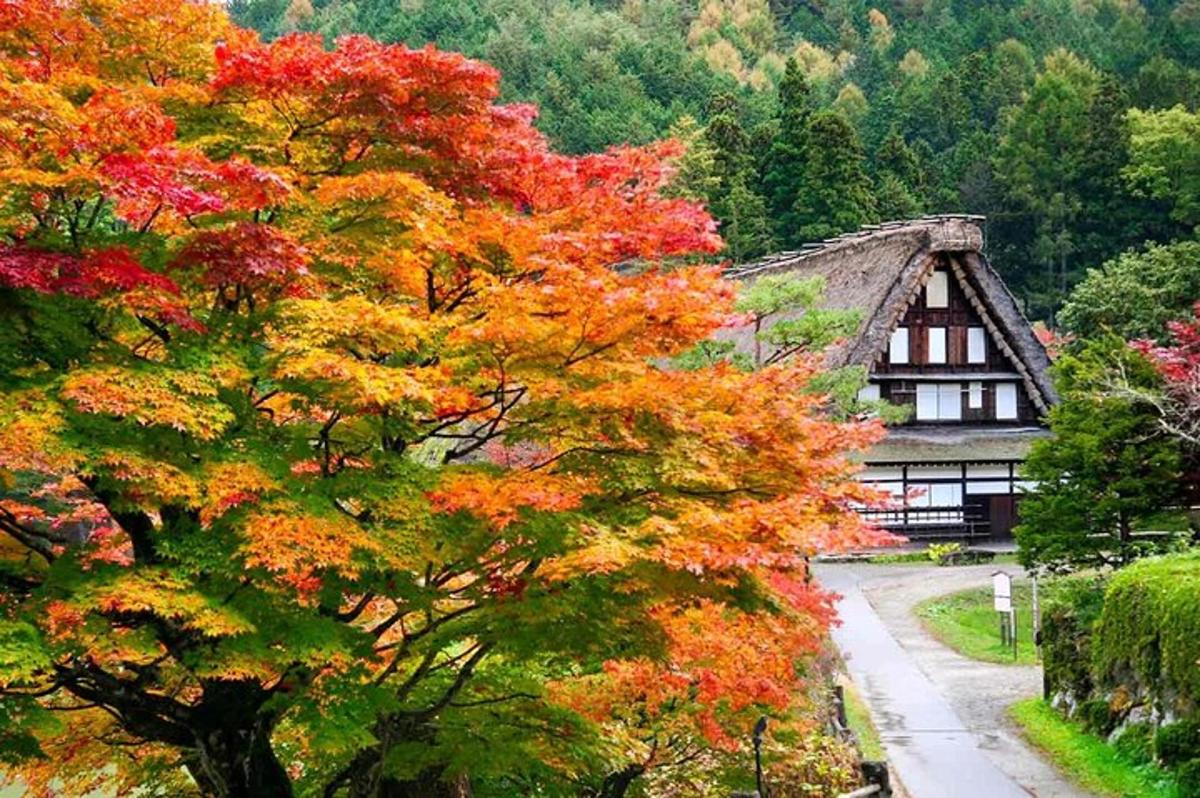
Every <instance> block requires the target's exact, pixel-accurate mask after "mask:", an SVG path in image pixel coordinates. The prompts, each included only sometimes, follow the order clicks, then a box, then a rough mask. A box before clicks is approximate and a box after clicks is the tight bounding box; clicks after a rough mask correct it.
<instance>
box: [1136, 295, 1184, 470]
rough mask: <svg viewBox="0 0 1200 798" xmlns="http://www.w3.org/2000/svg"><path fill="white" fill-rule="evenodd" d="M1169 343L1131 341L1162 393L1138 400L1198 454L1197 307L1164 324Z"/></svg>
mask: <svg viewBox="0 0 1200 798" xmlns="http://www.w3.org/2000/svg"><path fill="white" fill-rule="evenodd" d="M1165 326H1166V332H1167V334H1168V336H1169V340H1168V342H1167V343H1166V344H1165V345H1159V344H1157V343H1156V342H1154V341H1149V340H1141V341H1134V342H1133V346H1134V348H1135V349H1137V350H1138V351H1140V352H1141V353H1142V354H1144V355H1146V356H1147V357H1149V358H1150V359H1151V360H1152V361H1153V362H1154V364H1155V366H1156V367H1157V368H1158V372H1159V374H1160V375H1161V376H1162V378H1163V383H1164V386H1163V389H1162V390H1161V391H1154V392H1145V391H1143V392H1141V395H1140V397H1139V398H1142V399H1143V400H1144V401H1146V402H1148V403H1149V404H1150V405H1151V406H1152V407H1153V408H1154V410H1155V412H1156V414H1157V417H1158V419H1159V425H1160V426H1161V427H1162V429H1163V431H1164V432H1166V433H1167V434H1168V435H1170V436H1171V437H1172V438H1175V439H1177V440H1178V441H1179V442H1180V443H1181V444H1182V445H1183V446H1184V448H1185V449H1186V450H1187V451H1189V452H1191V453H1192V455H1193V459H1194V454H1195V452H1196V451H1198V450H1200V304H1197V305H1196V306H1195V307H1194V308H1193V314H1192V317H1191V318H1190V319H1182V320H1177V321H1169V322H1167V323H1166V325H1165Z"/></svg>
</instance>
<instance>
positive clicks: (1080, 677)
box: [1042, 551, 1200, 796]
mask: <svg viewBox="0 0 1200 798" xmlns="http://www.w3.org/2000/svg"><path fill="white" fill-rule="evenodd" d="M1042 655H1043V658H1044V662H1045V666H1044V667H1045V679H1046V685H1047V688H1048V690H1049V692H1050V694H1051V695H1052V696H1053V697H1054V704H1055V706H1058V707H1061V708H1064V709H1065V710H1066V711H1067V714H1069V715H1072V716H1073V717H1074V718H1075V719H1076V720H1077V721H1079V722H1080V723H1082V725H1083V726H1084V727H1085V728H1086V729H1087V730H1089V731H1090V732H1091V733H1092V734H1094V735H1098V736H1100V737H1106V736H1110V735H1112V734H1113V733H1114V730H1115V740H1114V750H1115V752H1116V753H1117V754H1119V756H1120V757H1121V758H1122V759H1123V760H1125V761H1127V762H1130V763H1133V764H1136V765H1141V766H1143V767H1149V765H1147V763H1149V762H1151V761H1154V762H1157V763H1158V764H1159V765H1161V766H1163V767H1165V768H1169V769H1171V770H1172V771H1173V772H1174V774H1175V776H1176V778H1177V780H1178V784H1179V795H1181V796H1193V795H1195V794H1196V792H1195V790H1196V787H1197V786H1198V785H1197V781H1196V777H1197V775H1200V774H1197V772H1196V767H1195V765H1194V764H1193V763H1194V762H1196V761H1197V760H1198V759H1200V671H1197V668H1196V663H1197V662H1198V661H1200V552H1196V551H1190V552H1184V553H1180V554H1175V555H1171V556H1167V557H1157V558H1152V559H1145V560H1140V561H1138V562H1136V563H1134V564H1132V565H1130V566H1128V567H1126V568H1123V569H1121V570H1119V571H1117V572H1115V573H1114V574H1112V575H1111V576H1110V577H1107V578H1106V579H1104V580H1101V579H1099V578H1097V577H1095V576H1091V575H1089V576H1077V577H1072V578H1069V579H1065V580H1059V581H1057V582H1056V583H1055V584H1054V586H1053V588H1052V589H1051V590H1050V591H1049V593H1048V595H1047V600H1046V603H1045V611H1044V614H1043V621H1042ZM1063 722H1064V723H1065V722H1066V721H1063ZM1097 742H1098V741H1097Z"/></svg>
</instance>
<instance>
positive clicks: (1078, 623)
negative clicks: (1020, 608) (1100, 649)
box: [1042, 577, 1104, 699]
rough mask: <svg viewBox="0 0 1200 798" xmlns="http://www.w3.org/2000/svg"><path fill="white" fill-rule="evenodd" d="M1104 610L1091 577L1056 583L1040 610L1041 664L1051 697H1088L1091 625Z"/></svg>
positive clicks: (1097, 584) (1100, 590)
mask: <svg viewBox="0 0 1200 798" xmlns="http://www.w3.org/2000/svg"><path fill="white" fill-rule="evenodd" d="M1103 607H1104V582H1103V581H1101V580H1099V579H1097V578H1095V577H1072V578H1069V579H1061V580H1058V581H1056V582H1054V583H1052V585H1051V586H1050V587H1049V589H1048V590H1047V591H1046V598H1045V602H1044V604H1043V608H1042V660H1043V668H1044V672H1045V675H1046V684H1047V685H1048V686H1049V688H1050V692H1051V693H1059V692H1061V693H1066V694H1067V695H1070V696H1072V697H1074V698H1076V699H1083V698H1086V697H1088V696H1089V695H1091V693H1092V689H1093V686H1092V674H1091V669H1090V667H1089V666H1090V663H1091V659H1092V657H1091V653H1090V652H1091V641H1092V625H1093V624H1094V623H1095V621H1096V619H1097V618H1099V617H1100V612H1101V610H1102V609H1103Z"/></svg>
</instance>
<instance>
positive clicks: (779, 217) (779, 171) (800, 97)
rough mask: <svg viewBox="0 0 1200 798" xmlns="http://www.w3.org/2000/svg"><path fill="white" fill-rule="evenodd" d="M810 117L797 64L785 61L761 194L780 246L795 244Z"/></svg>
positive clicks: (809, 104)
mask: <svg viewBox="0 0 1200 798" xmlns="http://www.w3.org/2000/svg"><path fill="white" fill-rule="evenodd" d="M811 116H812V91H811V89H810V88H809V85H808V81H807V79H805V77H804V73H803V71H802V70H801V69H800V65H799V64H798V63H797V62H796V60H795V59H794V58H792V59H788V62H787V67H786V69H785V70H784V73H783V79H782V80H781V81H780V83H779V112H778V119H777V126H776V129H775V131H774V132H775V138H774V140H773V141H772V142H771V148H770V150H769V151H768V153H767V158H766V163H765V166H764V169H763V183H762V185H763V194H764V195H765V196H766V198H767V202H768V203H769V208H770V211H771V220H772V221H773V222H774V227H775V231H776V237H777V238H778V239H779V241H780V243H783V244H786V245H792V244H795V243H797V234H796V231H797V230H798V229H799V222H798V220H797V219H796V217H795V205H796V199H797V191H798V189H799V186H800V184H801V183H802V182H803V180H804V173H805V170H806V166H807V158H808V155H807V148H808V142H807V138H808V123H809V120H810V118H811Z"/></svg>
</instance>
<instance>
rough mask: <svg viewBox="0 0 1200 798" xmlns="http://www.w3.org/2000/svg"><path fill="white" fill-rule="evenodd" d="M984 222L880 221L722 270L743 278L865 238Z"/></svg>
mask: <svg viewBox="0 0 1200 798" xmlns="http://www.w3.org/2000/svg"><path fill="white" fill-rule="evenodd" d="M986 221H987V217H986V216H983V215H981V214H972V213H939V214H928V215H926V216H921V217H919V218H916V219H897V220H892V221H887V222H880V223H878V224H866V225H862V226H861V227H859V228H858V229H857V230H851V231H849V232H846V233H842V234H841V235H838V236H835V237H833V238H827V239H825V240H824V241H817V242H812V243H807V244H802V245H801V246H800V249H798V250H796V249H793V250H785V251H781V252H774V253H771V254H769V255H765V256H763V257H761V258H758V259H756V260H752V261H749V262H748V263H740V264H738V263H735V264H731V265H730V266H729V267H728V268H726V269H725V276H726V277H731V278H743V277H749V276H751V275H753V274H756V273H758V272H760V271H763V270H766V269H768V268H771V267H775V266H779V265H781V264H784V263H787V264H789V265H792V264H798V263H803V262H804V261H806V260H808V259H809V258H811V257H813V256H814V255H817V254H820V253H825V252H828V251H829V250H831V249H833V248H835V247H838V246H841V245H843V244H847V243H850V242H853V241H863V240H866V239H868V238H873V237H875V236H879V235H880V234H885V237H886V236H891V235H896V234H898V233H901V232H904V231H907V230H910V229H913V228H920V227H928V226H929V225H930V224H934V223H937V222H970V223H972V224H975V223H979V222H986Z"/></svg>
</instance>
